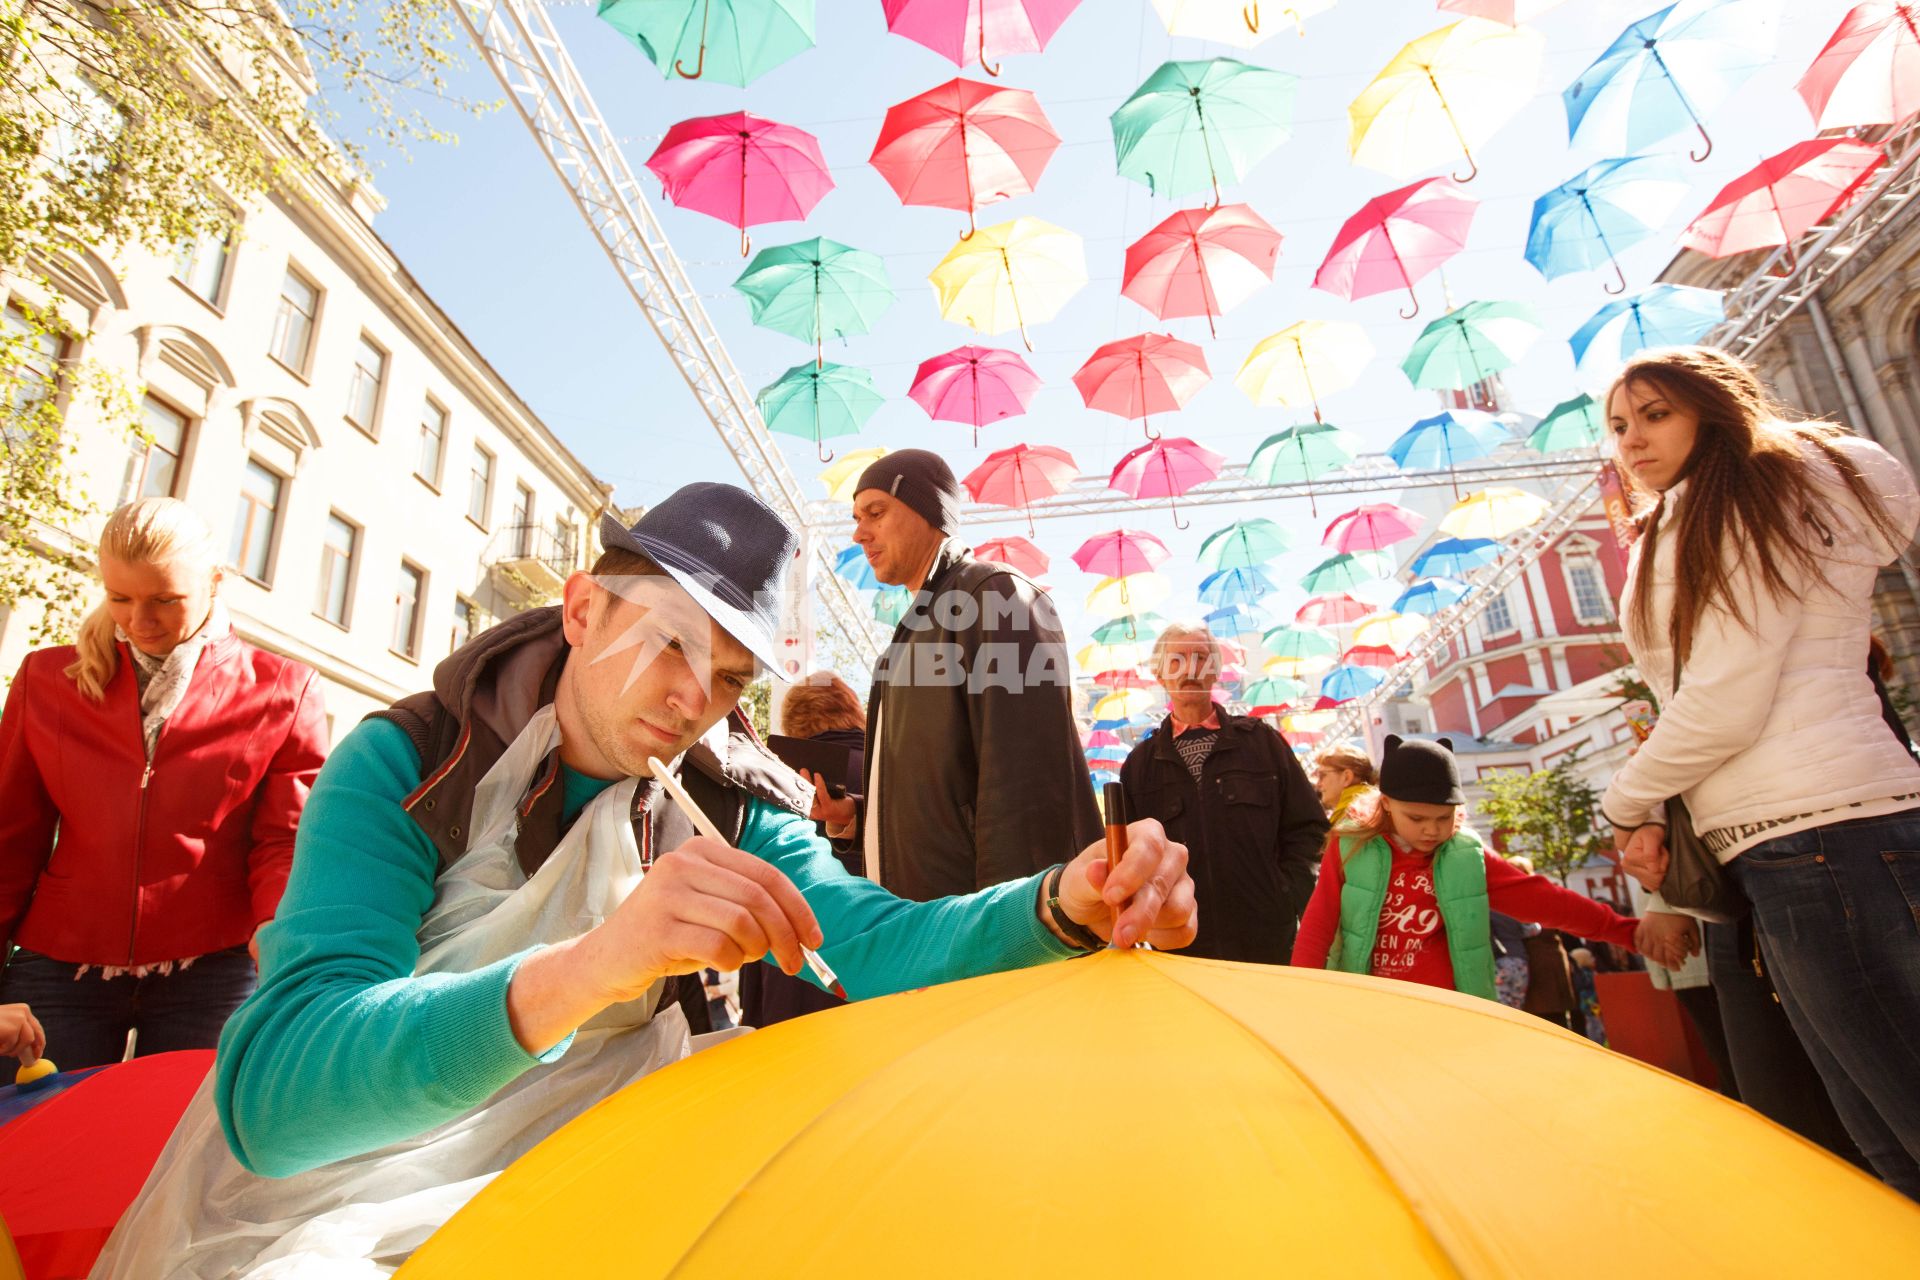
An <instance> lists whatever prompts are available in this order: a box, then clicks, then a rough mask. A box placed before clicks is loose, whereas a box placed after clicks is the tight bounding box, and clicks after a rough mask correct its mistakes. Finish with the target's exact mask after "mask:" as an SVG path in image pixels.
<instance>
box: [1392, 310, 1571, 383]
mask: <svg viewBox="0 0 1920 1280" xmlns="http://www.w3.org/2000/svg"><path fill="white" fill-rule="evenodd" d="M1539 336H1540V321H1539V320H1538V319H1537V318H1536V317H1535V316H1534V314H1533V308H1532V307H1529V306H1528V305H1527V304H1526V303H1524V302H1469V303H1467V304H1466V305H1465V306H1463V307H1456V308H1454V309H1453V310H1451V311H1449V312H1447V314H1446V315H1444V316H1441V317H1440V318H1439V319H1438V320H1434V321H1431V322H1430V323H1428V325H1427V327H1426V328H1425V329H1423V330H1421V333H1420V336H1419V337H1418V338H1415V339H1414V340H1413V349H1412V350H1410V351H1408V352H1407V358H1406V359H1404V360H1402V361H1401V362H1400V368H1401V371H1402V372H1404V373H1405V374H1406V375H1407V378H1408V379H1409V380H1410V381H1411V382H1412V383H1413V385H1414V386H1416V387H1427V388H1429V389H1433V390H1457V391H1464V390H1466V389H1467V388H1468V387H1471V386H1473V385H1475V384H1476V383H1481V382H1485V381H1486V380H1487V377H1488V376H1489V375H1490V374H1494V373H1498V372H1499V371H1500V370H1502V369H1510V368H1512V367H1513V366H1514V365H1515V364H1517V363H1519V360H1520V357H1521V355H1522V354H1523V353H1525V351H1526V349H1527V348H1528V347H1530V346H1532V345H1533V340H1534V339H1535V338H1537V337H1539Z"/></svg>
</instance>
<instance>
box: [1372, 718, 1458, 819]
mask: <svg viewBox="0 0 1920 1280" xmlns="http://www.w3.org/2000/svg"><path fill="white" fill-rule="evenodd" d="M1380 794H1381V795H1383V796H1385V797H1386V798H1387V799H1389V800H1404V801H1405V802H1406V803H1408V804H1465V803H1466V802H1467V798H1466V796H1464V795H1462V794H1461V793H1460V770H1459V767H1458V766H1457V765H1455V764H1454V761H1453V739H1451V738H1436V739H1434V740H1433V741H1432V742H1427V741H1425V740H1423V739H1419V738H1402V737H1401V736H1400V735H1399V734H1397V733H1390V734H1388V735H1387V750H1386V754H1385V755H1384V756H1382V757H1381V758H1380Z"/></svg>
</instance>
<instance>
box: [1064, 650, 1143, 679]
mask: <svg viewBox="0 0 1920 1280" xmlns="http://www.w3.org/2000/svg"><path fill="white" fill-rule="evenodd" d="M1146 656H1147V646H1146V645H1145V644H1090V645H1088V646H1086V647H1085V648H1084V649H1082V650H1080V652H1079V653H1076V654H1074V655H1073V661H1074V663H1075V665H1077V666H1078V667H1079V668H1080V669H1081V670H1082V671H1085V672H1087V673H1088V674H1090V675H1098V674H1099V673H1100V672H1102V671H1124V670H1126V669H1127V668H1128V667H1137V666H1139V665H1140V664H1141V662H1143V661H1144V660H1145V659H1146Z"/></svg>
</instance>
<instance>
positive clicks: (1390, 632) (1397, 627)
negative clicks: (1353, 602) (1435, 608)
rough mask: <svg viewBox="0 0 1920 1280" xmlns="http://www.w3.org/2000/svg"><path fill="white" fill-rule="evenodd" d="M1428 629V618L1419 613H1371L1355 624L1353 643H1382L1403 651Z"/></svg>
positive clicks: (1396, 651) (1395, 650)
mask: <svg viewBox="0 0 1920 1280" xmlns="http://www.w3.org/2000/svg"><path fill="white" fill-rule="evenodd" d="M1426 629H1427V620H1426V619H1425V618H1423V617H1421V616H1420V615H1419V614H1417V613H1375V614H1369V615H1368V616H1367V617H1364V618H1362V619H1360V621H1358V622H1356V623H1354V624H1353V643H1354V644H1356V645H1382V646H1384V647H1386V648H1388V649H1391V650H1393V651H1394V652H1395V653H1401V652H1404V651H1405V649H1406V647H1407V646H1408V645H1410V644H1412V643H1413V641H1414V638H1415V637H1416V636H1418V635H1419V634H1420V633H1421V632H1422V631H1425V630H1426Z"/></svg>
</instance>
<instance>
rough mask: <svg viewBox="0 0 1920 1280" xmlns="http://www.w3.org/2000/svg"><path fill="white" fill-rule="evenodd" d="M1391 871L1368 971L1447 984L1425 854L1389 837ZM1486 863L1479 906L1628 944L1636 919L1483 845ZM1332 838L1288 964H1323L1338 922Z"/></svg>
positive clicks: (1339, 881)
mask: <svg viewBox="0 0 1920 1280" xmlns="http://www.w3.org/2000/svg"><path fill="white" fill-rule="evenodd" d="M1387 847H1388V848H1389V849H1390V850H1392V852H1393V870H1392V874H1391V878H1390V879H1389V880H1388V882H1387V897H1386V901H1385V902H1383V903H1382V904H1381V906H1380V932H1379V934H1378V936H1377V937H1376V938H1375V939H1374V944H1373V959H1372V962H1371V964H1370V965H1369V966H1368V972H1369V973H1371V974H1372V975H1373V976H1374V977H1376V978H1399V979H1401V980H1402V981H1405V982H1424V983H1426V984H1427V985H1428V986H1430V987H1445V988H1446V989H1448V990H1450V991H1451V990H1453V957H1452V956H1451V955H1450V954H1449V953H1448V951H1447V926H1446V922H1445V921H1443V920H1442V919H1441V918H1440V904H1439V901H1438V900H1437V899H1436V898H1435V897H1434V893H1433V855H1432V854H1430V853H1424V854H1423V853H1415V852H1413V851H1412V850H1411V849H1407V848H1404V847H1403V846H1402V845H1401V844H1400V843H1399V842H1398V841H1396V840H1393V839H1391V838H1389V839H1388V841H1387ZM1481 856H1482V857H1484V858H1485V859H1486V863H1487V905H1488V906H1489V907H1491V908H1492V909H1493V910H1495V911H1499V912H1502V913H1504V914H1506V915H1510V916H1512V917H1513V918H1514V919H1516V920H1527V921H1531V922H1533V923H1535V924H1541V925H1545V926H1547V927H1548V928H1552V929H1564V930H1566V931H1567V932H1568V933H1575V934H1578V935H1580V936H1581V937H1583V938H1595V939H1598V940H1600V941H1603V942H1615V943H1618V944H1620V945H1621V946H1623V947H1632V946H1633V933H1634V929H1635V928H1636V927H1638V925H1639V923H1640V922H1639V920H1637V919H1635V918H1634V917H1632V916H1623V915H1621V914H1620V913H1619V912H1617V911H1615V910H1613V908H1611V907H1609V906H1607V905H1605V904H1604V903H1600V902H1595V901H1594V900H1593V899H1592V898H1589V897H1587V896H1585V895H1584V894H1579V893H1575V892H1574V891H1573V890H1571V889H1563V888H1561V887H1560V886H1559V885H1557V884H1555V883H1553V881H1551V880H1549V879H1547V878H1546V877H1545V876H1537V875H1529V874H1528V873H1526V872H1525V871H1522V870H1521V869H1520V868H1518V867H1516V866H1514V865H1513V864H1512V863H1511V862H1508V861H1507V860H1506V859H1504V858H1501V857H1499V856H1497V855H1495V854H1493V853H1488V852H1485V851H1483V852H1482V854H1481ZM1344 871H1345V868H1344V866H1343V865H1342V863H1341V859H1340V841H1339V839H1338V838H1337V837H1336V838H1333V839H1329V840H1328V841H1327V849H1326V853H1325V854H1323V855H1322V856H1321V859H1320V883H1319V885H1318V886H1317V887H1316V888H1315V889H1314V891H1313V899H1312V901H1310V902H1308V903H1307V910H1306V913H1305V914H1304V915H1302V916H1301V917H1300V933H1299V936H1298V937H1297V938H1296V939H1295V940H1294V944H1293V963H1295V964H1297V965H1300V966H1302V967H1305V968H1309V969H1324V968H1326V966H1327V953H1328V952H1329V951H1330V950H1331V949H1332V947H1333V939H1334V935H1335V934H1336V933H1337V932H1338V931H1339V928H1340V891H1341V889H1342V888H1343V887H1344V886H1345V884H1346V876H1345V875H1344Z"/></svg>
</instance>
